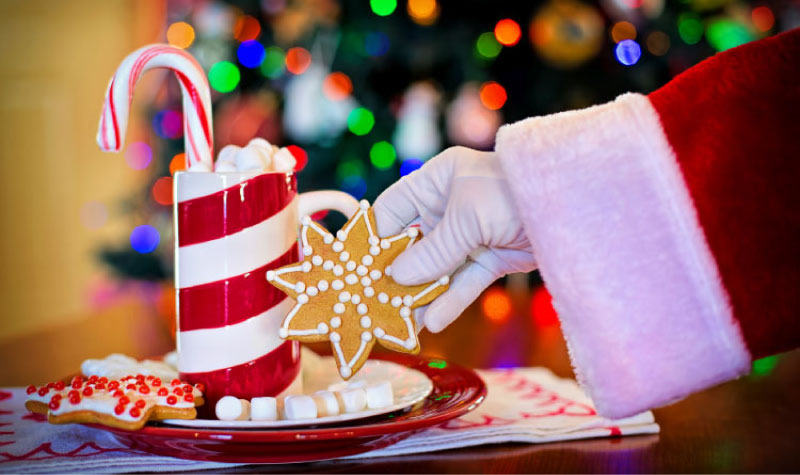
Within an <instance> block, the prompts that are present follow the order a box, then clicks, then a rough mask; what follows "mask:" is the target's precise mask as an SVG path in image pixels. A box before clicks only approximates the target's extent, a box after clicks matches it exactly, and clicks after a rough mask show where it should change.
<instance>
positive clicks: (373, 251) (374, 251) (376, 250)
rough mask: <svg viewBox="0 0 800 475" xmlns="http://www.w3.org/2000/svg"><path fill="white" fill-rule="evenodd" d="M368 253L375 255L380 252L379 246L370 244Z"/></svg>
mask: <svg viewBox="0 0 800 475" xmlns="http://www.w3.org/2000/svg"><path fill="white" fill-rule="evenodd" d="M369 253H370V254H372V255H373V256H377V255H378V254H380V253H381V248H379V247H378V246H370V248H369Z"/></svg>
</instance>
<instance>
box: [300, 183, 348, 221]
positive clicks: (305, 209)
mask: <svg viewBox="0 0 800 475" xmlns="http://www.w3.org/2000/svg"><path fill="white" fill-rule="evenodd" d="M297 199H298V201H297V218H298V219H302V218H303V216H311V215H312V214H314V213H316V212H318V211H322V210H326V209H332V210H335V211H339V212H340V213H342V214H344V215H345V216H347V219H350V218H351V217H352V216H353V215H354V214H356V211H358V200H356V199H355V198H353V197H352V196H350V195H348V194H347V193H345V192H343V191H335V190H323V191H307V192H305V193H301V194H300V195H298V197H297Z"/></svg>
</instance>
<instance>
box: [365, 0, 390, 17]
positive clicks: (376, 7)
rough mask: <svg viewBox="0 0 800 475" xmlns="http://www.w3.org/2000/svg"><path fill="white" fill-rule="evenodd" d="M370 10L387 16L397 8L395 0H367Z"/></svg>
mask: <svg viewBox="0 0 800 475" xmlns="http://www.w3.org/2000/svg"><path fill="white" fill-rule="evenodd" d="M369 6H370V8H372V12H373V13H375V14H376V15H378V16H388V15H391V14H392V12H394V10H395V9H396V8H397V0H369Z"/></svg>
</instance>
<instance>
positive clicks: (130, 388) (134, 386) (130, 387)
mask: <svg viewBox="0 0 800 475" xmlns="http://www.w3.org/2000/svg"><path fill="white" fill-rule="evenodd" d="M125 389H128V390H131V391H136V385H135V384H129V385H127V386H125Z"/></svg>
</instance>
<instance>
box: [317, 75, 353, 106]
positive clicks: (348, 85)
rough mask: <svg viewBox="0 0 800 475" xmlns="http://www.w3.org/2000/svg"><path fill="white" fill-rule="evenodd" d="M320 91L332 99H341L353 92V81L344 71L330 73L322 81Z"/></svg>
mask: <svg viewBox="0 0 800 475" xmlns="http://www.w3.org/2000/svg"><path fill="white" fill-rule="evenodd" d="M322 92H324V93H325V95H326V96H328V99H330V100H332V101H341V100H342V99H345V98H346V97H347V96H349V95H350V93H351V92H353V82H352V81H351V80H350V77H349V76H348V75H347V74H345V73H339V72H336V73H330V74H328V76H327V77H326V78H325V81H324V82H323V83H322Z"/></svg>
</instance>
